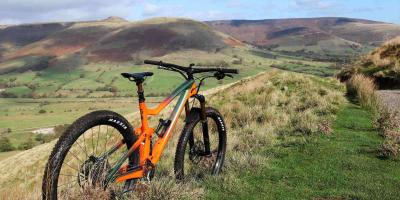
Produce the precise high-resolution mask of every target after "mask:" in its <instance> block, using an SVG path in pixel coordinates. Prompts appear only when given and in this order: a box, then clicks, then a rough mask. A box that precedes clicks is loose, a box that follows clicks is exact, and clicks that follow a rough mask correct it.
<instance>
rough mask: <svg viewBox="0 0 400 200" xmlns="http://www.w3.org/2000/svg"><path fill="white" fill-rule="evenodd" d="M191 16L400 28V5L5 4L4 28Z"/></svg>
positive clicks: (200, 0)
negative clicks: (357, 21) (325, 20)
mask: <svg viewBox="0 0 400 200" xmlns="http://www.w3.org/2000/svg"><path fill="white" fill-rule="evenodd" d="M108 16H120V17H123V18H125V19H128V20H140V19H146V18H151V17H162V16H166V17H187V18H193V19H196V20H217V19H275V18H302V17H327V16H333V17H335V16H336V17H352V18H362V19H370V20H377V21H384V22H390V23H396V24H400V0H380V1H379V0H347V1H345V0H336V1H334V0H275V1H268V0H264V1H256V0H247V1H246V0H225V1H222V0H197V1H178V0H159V1H156V0H149V1H147V0H1V1H0V24H19V23H32V22H48V21H77V20H97V19H103V18H106V17H108Z"/></svg>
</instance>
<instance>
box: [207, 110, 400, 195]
mask: <svg viewBox="0 0 400 200" xmlns="http://www.w3.org/2000/svg"><path fill="white" fill-rule="evenodd" d="M371 124H372V116H371V114H370V113H368V112H366V111H365V110H362V109H360V108H359V107H358V106H355V105H353V104H349V105H347V106H345V107H344V108H342V109H341V111H340V112H339V113H338V115H337V119H336V121H335V123H334V124H333V129H334V133H333V134H331V135H321V136H312V137H311V138H309V139H308V140H309V141H308V142H307V143H303V144H294V145H293V144H288V143H285V142H283V144H279V145H277V146H274V147H272V148H262V149H260V151H259V152H258V154H260V155H262V156H266V157H269V158H270V162H268V163H267V164H266V165H264V166H262V167H260V168H254V169H246V170H243V173H242V174H241V178H240V180H241V184H242V187H241V189H240V190H238V191H233V190H227V191H226V190H220V189H219V187H218V186H217V185H211V186H209V193H208V197H210V198H212V199H221V198H223V199H231V198H235V199H248V198H249V196H251V197H252V198H254V199H315V198H323V199H325V198H327V199H331V198H333V199H335V198H338V199H342V198H343V199H393V197H396V196H397V197H398V196H399V195H400V194H399V193H400V192H399V190H398V187H399V186H400V178H399V176H398V174H399V173H400V163H399V162H396V161H392V160H381V159H379V158H378V157H377V147H378V145H379V143H380V141H381V138H380V137H379V136H378V134H377V132H376V130H375V129H374V128H373V127H372V125H371Z"/></svg>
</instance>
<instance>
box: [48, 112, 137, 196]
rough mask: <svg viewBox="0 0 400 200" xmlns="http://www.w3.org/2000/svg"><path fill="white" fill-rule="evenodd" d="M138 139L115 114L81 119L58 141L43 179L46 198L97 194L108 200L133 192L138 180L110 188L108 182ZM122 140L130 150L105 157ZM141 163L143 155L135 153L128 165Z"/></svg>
mask: <svg viewBox="0 0 400 200" xmlns="http://www.w3.org/2000/svg"><path fill="white" fill-rule="evenodd" d="M136 139H137V138H136V136H135V135H134V134H133V128H132V127H131V125H130V124H129V122H128V121H127V120H126V119H125V118H124V117H122V116H121V115H119V114H117V113H115V112H112V111H95V112H92V113H89V114H87V115H85V116H83V117H81V118H79V119H78V120H76V121H75V122H74V123H73V124H72V125H71V126H70V127H69V128H68V129H67V130H66V131H65V132H64V134H63V135H62V136H61V137H60V138H59V139H58V142H57V144H56V146H55V147H54V149H53V151H52V153H51V155H50V157H49V160H48V162H47V165H46V168H45V173H44V176H43V183H42V189H43V193H42V198H43V199H49V200H50V199H51V200H53V199H54V200H56V199H85V198H86V197H87V196H88V195H89V196H90V195H92V196H93V194H96V195H98V196H96V195H95V196H96V197H99V198H100V196H101V198H106V197H107V198H108V197H116V196H119V195H122V194H123V193H125V192H126V191H129V190H130V189H131V188H132V187H133V185H134V184H135V182H136V180H134V179H131V180H127V181H125V182H124V183H121V184H116V183H115V184H107V185H105V180H106V176H107V173H108V171H109V170H110V169H111V168H113V166H114V165H115V163H116V162H117V161H118V160H119V158H120V157H121V155H122V154H123V153H124V152H125V151H126V149H129V148H130V147H131V146H132V145H133V143H134V142H135V141H136ZM122 140H123V141H124V143H125V146H126V148H120V149H118V150H116V151H114V153H112V154H110V155H108V156H106V157H105V156H103V155H105V152H107V151H108V150H110V149H111V148H113V146H114V145H115V144H116V143H117V142H119V141H122ZM138 163H139V152H138V151H135V152H133V153H132V155H131V156H130V157H129V158H128V159H127V160H126V161H125V163H124V165H128V166H136V165H138ZM105 187H107V190H105Z"/></svg>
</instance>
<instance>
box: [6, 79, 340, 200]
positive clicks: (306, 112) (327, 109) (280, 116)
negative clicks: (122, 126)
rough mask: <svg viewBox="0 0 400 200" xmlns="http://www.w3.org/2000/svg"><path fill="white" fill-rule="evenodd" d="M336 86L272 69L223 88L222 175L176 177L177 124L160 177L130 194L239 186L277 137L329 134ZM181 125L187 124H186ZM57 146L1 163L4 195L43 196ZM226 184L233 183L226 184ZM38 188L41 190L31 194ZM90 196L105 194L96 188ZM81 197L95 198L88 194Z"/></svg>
mask: <svg viewBox="0 0 400 200" xmlns="http://www.w3.org/2000/svg"><path fill="white" fill-rule="evenodd" d="M337 88H341V85H340V83H338V82H337V81H335V80H333V79H319V78H318V79H317V78H314V77H311V76H304V75H299V74H294V73H281V72H276V71H273V72H269V73H268V74H261V75H258V76H256V77H254V78H252V79H246V80H242V81H239V82H237V83H235V84H232V85H231V86H230V87H229V88H226V89H224V90H223V91H219V92H217V93H214V94H210V95H209V98H208V104H209V105H210V106H214V107H216V108H217V109H218V110H220V112H221V113H222V115H223V116H224V117H225V121H226V125H227V129H228V145H227V156H226V160H225V167H224V170H223V172H222V175H221V176H217V177H211V176H209V177H207V176H206V177H204V178H203V179H202V180H199V179H198V178H197V179H196V178H194V177H189V178H188V180H186V181H185V182H183V183H177V182H176V181H175V179H174V174H173V161H174V160H173V159H174V154H175V146H176V140H177V136H178V135H179V132H180V129H181V128H178V129H177V130H176V131H175V137H173V139H172V140H171V141H170V143H169V144H168V147H167V148H166V149H165V152H164V154H163V156H162V158H161V162H160V163H159V164H158V165H157V169H156V177H155V179H154V180H153V181H152V182H151V184H148V183H147V182H140V184H138V188H137V192H134V193H132V194H130V195H129V196H128V197H127V198H128V199H132V198H133V199H203V198H204V197H205V187H204V186H205V185H207V183H208V182H213V183H215V182H217V183H221V184H219V185H221V187H224V188H225V189H226V190H227V191H229V190H240V188H241V182H240V179H238V178H237V177H238V176H239V175H238V174H239V173H243V170H246V169H247V170H250V169H251V170H254V169H257V168H259V167H260V166H263V165H266V164H268V160H269V157H268V156H266V155H263V154H260V153H259V152H258V150H259V149H260V148H266V147H272V146H274V145H276V144H279V143H280V142H282V140H280V139H278V138H283V140H285V138H286V136H295V137H296V138H299V139H296V140H289V139H288V141H289V142H304V139H302V138H304V137H306V136H307V135H310V134H326V133H329V132H330V130H331V128H330V121H331V120H332V118H333V117H334V114H335V113H336V111H337V110H338V109H339V107H340V105H341V104H343V103H344V102H345V98H344V97H343V91H341V90H338V89H337ZM182 119H183V118H182ZM182 121H183V120H182ZM178 127H182V122H181V124H180V125H178ZM297 136H298V137H297ZM288 141H283V142H288ZM52 146H53V144H49V145H47V146H38V147H36V148H34V149H32V150H30V151H26V152H23V153H22V154H21V155H19V156H22V155H23V156H31V158H30V159H28V160H31V162H29V163H26V164H23V165H19V163H20V162H22V163H23V161H20V159H19V157H18V156H14V157H11V158H9V159H7V163H4V162H0V166H2V167H0V169H1V170H3V171H0V172H1V174H2V177H1V182H0V185H1V187H2V190H1V191H0V194H1V196H0V197H2V198H1V199H12V196H11V195H10V194H12V192H13V191H16V190H19V191H20V192H19V195H20V196H18V197H17V198H16V199H38V198H39V197H40V196H39V195H40V181H41V176H42V173H43V168H42V167H43V166H44V164H45V162H46V160H45V158H47V155H48V152H50V149H51V148H52ZM39 155H40V156H39ZM35 157H38V158H35ZM42 157H43V158H42ZM33 160H35V161H33ZM35 165H37V166H35ZM9 166H13V168H14V170H11V171H8V168H9ZM34 166H35V167H34ZM21 173H27V174H34V175H35V176H33V177H32V176H31V177H29V182H30V183H31V184H28V185H30V187H27V186H25V185H26V184H25V183H24V181H22V180H21V179H19V178H16V177H15V176H17V175H21ZM226 182H229V183H230V184H223V183H226ZM34 191H36V192H35V193H34V196H32V192H34ZM85 194H89V196H90V194H92V195H102V193H96V192H93V191H88V192H87V193H85ZM82 198H83V199H91V197H87V196H85V197H82ZM82 198H81V199H82ZM95 198H102V197H95ZM92 199H93V198H92Z"/></svg>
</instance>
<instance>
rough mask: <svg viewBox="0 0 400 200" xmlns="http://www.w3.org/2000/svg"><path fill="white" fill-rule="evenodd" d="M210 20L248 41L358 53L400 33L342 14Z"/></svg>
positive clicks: (268, 45) (394, 28) (391, 26)
mask: <svg viewBox="0 0 400 200" xmlns="http://www.w3.org/2000/svg"><path fill="white" fill-rule="evenodd" d="M207 23H208V24H210V25H211V26H212V27H214V28H215V29H217V30H219V31H221V32H224V33H229V34H230V35H232V36H234V37H236V38H238V39H239V40H241V41H244V42H246V43H250V44H253V45H257V46H262V47H266V48H272V49H275V50H280V51H302V50H303V51H311V52H314V53H330V54H348V53H357V52H361V51H364V50H365V49H368V48H371V47H373V46H377V45H379V44H381V43H383V42H384V41H386V40H387V39H390V38H393V37H395V36H397V35H400V26H399V25H396V24H389V23H383V22H376V21H370V20H363V19H351V18H338V17H325V18H294V19H266V20H222V21H209V22H207Z"/></svg>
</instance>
